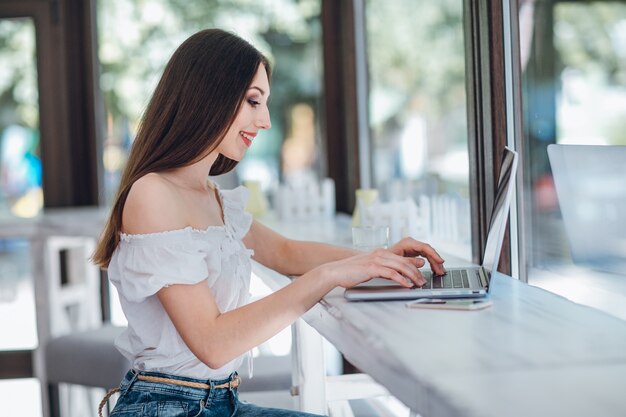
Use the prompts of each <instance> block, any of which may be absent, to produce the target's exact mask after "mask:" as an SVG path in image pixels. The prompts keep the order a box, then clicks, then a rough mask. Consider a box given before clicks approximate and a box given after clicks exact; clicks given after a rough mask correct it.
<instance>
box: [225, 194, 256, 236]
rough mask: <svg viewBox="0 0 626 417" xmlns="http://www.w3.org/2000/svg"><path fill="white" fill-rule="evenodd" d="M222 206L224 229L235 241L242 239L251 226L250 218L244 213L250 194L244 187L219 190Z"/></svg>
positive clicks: (248, 214)
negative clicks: (224, 221) (224, 218)
mask: <svg viewBox="0 0 626 417" xmlns="http://www.w3.org/2000/svg"><path fill="white" fill-rule="evenodd" d="M219 193H220V196H221V198H222V202H223V204H224V216H225V217H226V228H227V229H228V231H229V232H230V233H232V235H233V237H234V238H236V239H239V240H241V239H243V238H244V236H245V235H246V234H247V233H248V231H249V230H250V226H251V225H252V216H251V215H250V213H248V212H246V211H245V207H246V203H247V202H248V198H249V197H250V192H249V191H248V189H247V188H246V187H244V186H239V187H237V188H234V189H232V190H221V189H220V190H219Z"/></svg>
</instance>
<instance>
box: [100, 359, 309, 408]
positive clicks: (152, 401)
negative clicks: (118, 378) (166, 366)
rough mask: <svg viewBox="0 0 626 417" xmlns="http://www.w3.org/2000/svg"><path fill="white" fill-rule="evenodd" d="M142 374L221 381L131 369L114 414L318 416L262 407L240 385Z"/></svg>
mask: <svg viewBox="0 0 626 417" xmlns="http://www.w3.org/2000/svg"><path fill="white" fill-rule="evenodd" d="M138 375H149V376H156V377H161V378H171V379H178V380H183V381H190V382H201V383H205V384H209V385H211V387H213V386H215V385H220V384H222V383H225V382H228V381H229V380H230V378H229V379H225V380H221V381H205V380H198V379H193V378H185V377H180V376H174V375H168V374H161V373H157V372H138V371H134V370H130V371H128V373H127V374H126V376H125V377H124V379H123V380H122V383H121V384H120V397H119V399H118V400H117V403H116V404H115V408H113V411H112V412H111V416H110V417H192V416H193V417H258V416H269V417H273V416H276V417H306V416H309V417H314V415H313V414H307V413H301V412H299V411H291V410H281V409H278V408H266V407H259V406H256V405H254V404H248V403H243V402H240V401H239V396H238V394H237V389H236V388H233V389H229V388H212V389H203V388H190V387H185V386H180V385H175V384H169V383H161V382H151V381H142V380H139V379H137V376H138Z"/></svg>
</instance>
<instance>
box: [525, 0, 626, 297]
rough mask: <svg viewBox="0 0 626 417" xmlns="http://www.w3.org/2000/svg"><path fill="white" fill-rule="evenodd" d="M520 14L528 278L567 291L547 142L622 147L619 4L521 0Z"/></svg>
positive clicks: (625, 30) (623, 40) (623, 21)
mask: <svg viewBox="0 0 626 417" xmlns="http://www.w3.org/2000/svg"><path fill="white" fill-rule="evenodd" d="M519 19H520V47H521V64H522V71H523V78H522V89H523V91H522V92H523V101H524V112H523V117H524V131H525V138H524V140H525V166H524V170H525V172H526V176H525V182H524V187H525V189H526V194H527V196H528V197H527V198H528V203H527V205H526V206H527V209H526V212H525V213H524V216H526V219H527V221H526V224H527V230H526V236H527V238H526V242H527V253H528V263H529V265H528V266H529V268H528V269H529V276H528V280H529V282H530V283H535V284H540V285H544V286H548V287H550V288H551V289H554V290H557V291H558V290H559V287H560V288H561V289H565V287H569V288H570V289H573V288H575V287H576V280H575V277H576V276H580V273H577V272H573V271H575V268H574V266H573V264H572V259H571V256H570V249H569V244H568V241H567V237H566V232H565V228H564V225H563V222H562V218H561V212H560V209H559V205H558V199H557V196H556V192H555V189H554V184H553V180H552V173H551V170H550V164H549V160H548V155H547V146H548V145H549V144H551V143H560V144H588V145H626V134H625V133H624V132H626V54H625V53H624V51H626V2H620V1H587V2H570V1H555V0H536V1H532V0H527V1H525V2H521V8H520V16H519ZM549 271H551V272H553V273H554V274H550V272H549ZM565 271H567V272H565ZM563 273H567V275H568V276H569V277H570V278H571V279H569V280H568V282H567V283H564V282H563V281H562V280H561V279H560V278H559V274H563ZM581 278H582V277H581ZM592 285H593V284H591V283H590V282H586V283H585V285H584V287H583V286H581V287H580V288H579V290H580V291H582V292H584V293H588V291H589V288H590V287H591V286H592ZM580 291H579V292H580ZM605 294H608V293H606V292H605ZM574 296H575V295H574Z"/></svg>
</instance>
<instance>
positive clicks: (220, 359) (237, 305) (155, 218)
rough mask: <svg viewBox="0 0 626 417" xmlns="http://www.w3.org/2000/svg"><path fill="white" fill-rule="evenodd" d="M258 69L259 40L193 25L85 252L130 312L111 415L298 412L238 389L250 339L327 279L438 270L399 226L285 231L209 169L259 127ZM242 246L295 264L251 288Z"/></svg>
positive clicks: (309, 301) (257, 339)
mask: <svg viewBox="0 0 626 417" xmlns="http://www.w3.org/2000/svg"><path fill="white" fill-rule="evenodd" d="M270 74H271V71H270V65H269V63H268V61H267V59H266V58H265V57H264V56H263V55H262V54H261V53H260V52H259V51H258V50H257V49H255V48H254V47H253V46H252V45H250V44H249V43H248V42H246V41H245V40H243V39H241V38H239V37H238V36H236V35H234V34H232V33H229V32H225V31H223V30H219V29H206V30H202V31H200V32H198V33H196V34H194V35H192V36H191V37H190V38H188V39H187V40H186V41H184V42H183V43H182V44H181V45H180V47H179V48H178V49H177V50H176V51H175V52H174V54H173V55H172V57H171V59H170V61H169V62H168V64H167V66H166V67H165V71H164V73H163V76H162V77H161V80H160V82H159V83H158V85H157V87H156V90H155V92H154V94H153V96H152V99H151V100H150V102H149V104H148V108H147V109H146V112H145V115H144V118H143V120H142V122H141V125H140V128H139V132H138V134H137V138H136V140H135V142H134V143H133V146H132V149H131V152H130V156H129V160H128V163H127V165H126V168H125V170H124V174H123V176H122V181H121V183H120V189H119V192H118V194H117V198H116V200H115V202H114V205H113V209H112V211H111V215H110V217H109V220H108V222H107V225H106V226H105V230H104V233H103V234H102V237H101V240H100V242H99V244H98V247H97V249H96V252H95V254H94V260H95V262H96V263H97V264H99V265H100V266H101V267H103V268H108V276H109V279H110V280H111V282H112V283H113V284H114V285H115V286H116V288H117V291H118V294H119V297H120V302H121V306H122V309H123V311H124V314H125V315H126V318H127V319H128V328H127V330H126V331H125V332H124V333H123V334H122V335H121V336H120V337H119V338H118V340H117V341H116V345H117V347H118V349H119V350H120V351H121V352H122V353H123V354H124V355H125V356H126V357H127V358H128V360H129V361H130V362H131V364H132V369H131V370H130V371H129V372H128V373H127V375H126V377H125V379H124V380H123V381H122V383H121V385H120V388H118V389H115V390H113V391H111V392H115V391H121V396H120V398H119V400H118V402H117V404H116V405H115V408H114V410H113V412H112V414H111V416H112V417H113V416H122V415H124V416H131V415H135V414H141V415H144V414H149V415H156V411H157V410H163V409H167V410H168V412H172V413H178V414H168V415H189V414H191V415H197V416H200V415H203V416H209V415H211V416H227V415H228V416H233V415H236V416H252V415H266V416H284V417H287V416H303V415H305V414H304V413H300V412H296V411H287V410H277V409H267V408H262V407H258V406H255V405H252V404H248V403H242V402H240V401H239V399H238V394H237V387H238V386H239V384H240V383H241V380H240V378H239V377H238V374H237V370H238V369H239V367H240V365H241V364H242V363H243V361H244V359H245V358H246V356H247V357H248V360H249V361H251V350H252V349H253V348H254V347H256V346H258V345H259V344H261V343H263V342H265V341H267V340H268V339H269V338H271V337H273V336H275V335H276V334H277V333H278V332H280V331H281V330H283V329H284V328H286V327H287V326H289V325H291V324H292V323H293V322H294V321H295V320H296V319H298V318H299V317H300V316H301V315H302V314H303V313H305V312H306V311H307V310H309V309H310V308H311V307H312V306H313V305H315V304H316V303H317V302H319V301H320V300H321V299H322V297H324V296H325V295H326V294H327V293H328V292H329V291H331V290H332V289H333V288H335V287H338V286H339V287H344V288H347V287H352V286H354V285H357V284H359V283H361V282H364V281H368V280H370V279H372V278H373V277H382V278H386V279H389V280H393V281H396V282H398V283H400V284H401V285H404V286H411V285H423V284H424V283H425V280H424V278H423V277H422V275H421V272H420V271H419V268H420V267H421V266H423V265H424V263H425V260H424V259H419V258H417V257H418V256H422V257H425V258H427V259H428V261H429V263H430V266H431V268H432V269H433V271H435V273H438V274H442V273H444V272H445V270H444V268H443V259H441V257H439V255H438V254H437V252H435V250H434V249H433V248H431V247H430V246H429V245H426V244H424V243H421V242H417V241H415V240H413V239H410V238H406V239H403V240H402V241H400V242H398V243H396V244H395V245H393V246H391V247H390V248H389V249H380V250H376V251H372V252H369V253H366V252H359V251H355V250H353V249H348V248H340V247H335V246H331V245H327V244H321V243H313V242H304V241H297V240H291V239H287V238H285V237H283V236H281V235H279V234H277V233H275V232H273V231H271V230H270V229H268V228H266V227H265V226H263V225H261V224H260V223H257V222H256V221H253V220H252V217H251V215H250V214H248V213H246V212H245V211H244V206H245V204H246V200H247V199H248V195H247V191H246V189H245V188H243V187H239V188H236V189H234V190H229V191H226V190H224V191H222V190H220V189H219V188H218V187H217V186H216V185H215V184H213V183H212V182H211V181H210V180H209V178H208V176H209V174H210V175H219V174H221V173H224V172H227V171H229V170H230V169H232V168H233V167H234V166H235V165H236V164H237V163H238V162H239V161H240V160H241V159H242V158H243V157H244V155H245V154H246V152H247V150H248V148H249V147H250V145H251V144H252V141H253V139H254V137H255V136H256V134H257V132H258V131H260V130H261V129H269V128H270V126H271V122H270V115H269V110H268V108H267V100H268V97H269V94H270V82H269V77H270ZM251 258H253V259H254V260H255V261H257V262H259V263H261V264H262V265H264V266H266V267H268V268H270V269H273V270H276V271H278V272H280V273H282V274H285V275H298V276H299V278H298V279H297V280H294V281H293V282H292V283H291V284H289V285H287V286H285V287H284V288H282V289H281V290H279V291H277V292H275V293H273V294H271V295H269V296H267V297H264V298H262V299H260V300H257V301H254V302H250V276H251V261H250V260H251ZM249 366H250V368H251V364H249ZM250 368H249V369H250ZM105 398H108V397H105ZM209 398H210V401H209V400H208V399H209ZM103 403H104V402H103ZM142 413H144V414H142Z"/></svg>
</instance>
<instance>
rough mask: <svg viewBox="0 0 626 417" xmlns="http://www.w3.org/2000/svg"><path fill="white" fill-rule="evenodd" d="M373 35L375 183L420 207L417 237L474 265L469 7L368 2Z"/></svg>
mask: <svg viewBox="0 0 626 417" xmlns="http://www.w3.org/2000/svg"><path fill="white" fill-rule="evenodd" d="M366 30H367V32H366V33H367V56H368V66H369V77H370V79H369V114H370V129H371V133H372V137H371V141H372V145H371V146H372V151H371V153H372V158H373V160H372V170H373V185H374V187H376V188H378V189H379V190H380V192H381V194H382V193H384V194H382V195H381V196H382V199H383V200H385V199H387V200H404V199H406V198H407V197H411V198H412V199H413V200H414V201H415V202H416V203H417V204H418V205H419V206H420V213H422V214H421V216H422V217H423V218H422V219H421V220H423V223H424V224H425V226H424V227H422V229H421V231H420V233H421V234H420V235H418V236H416V237H417V238H420V239H425V240H429V241H432V242H434V243H436V244H438V247H441V246H442V244H448V245H447V246H448V248H447V251H452V250H453V249H456V250H455V252H457V253H459V254H460V255H461V256H463V257H465V258H468V259H469V258H470V257H471V246H470V245H471V243H470V218H469V162H468V161H469V158H468V144H467V122H466V118H467V114H466V95H465V48H464V44H463V2H461V1H458V0H445V1H431V2H415V1H411V0H397V1H383V0H368V1H367V4H366ZM442 208H443V209H442ZM451 218H452V219H454V220H453V221H450V219H451ZM442 219H443V220H444V221H443V222H442V221H440V220H442Z"/></svg>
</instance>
